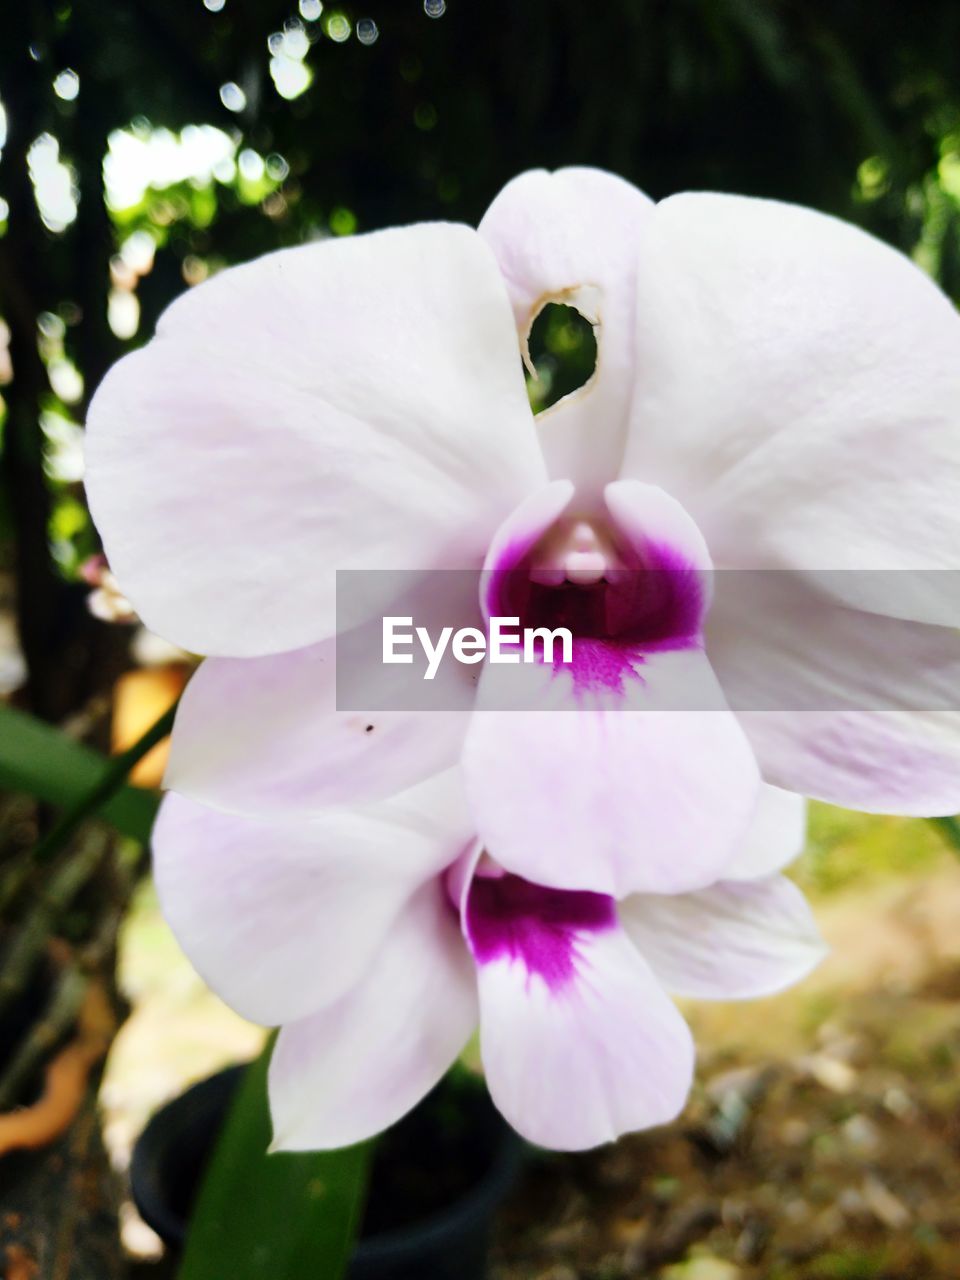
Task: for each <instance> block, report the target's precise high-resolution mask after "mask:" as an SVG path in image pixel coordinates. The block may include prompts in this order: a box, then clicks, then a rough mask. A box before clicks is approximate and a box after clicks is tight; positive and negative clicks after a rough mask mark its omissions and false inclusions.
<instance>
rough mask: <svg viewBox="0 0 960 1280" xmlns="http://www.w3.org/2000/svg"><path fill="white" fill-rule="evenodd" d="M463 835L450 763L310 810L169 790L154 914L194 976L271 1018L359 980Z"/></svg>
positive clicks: (159, 835) (312, 1006) (258, 1016)
mask: <svg viewBox="0 0 960 1280" xmlns="http://www.w3.org/2000/svg"><path fill="white" fill-rule="evenodd" d="M471 836H472V831H471V827H470V821H469V816H468V815H467V813H466V809H465V806H464V804H463V802H462V798H461V794H460V789H459V785H458V779H457V777H456V774H455V773H451V774H447V775H444V776H443V777H441V778H438V779H433V780H431V781H430V782H428V783H426V784H424V785H422V786H420V787H417V788H415V789H414V790H412V791H409V792H406V793H404V794H403V795H401V796H398V797H396V798H395V799H393V800H389V801H383V802H381V803H379V804H377V805H369V806H365V807H362V808H354V809H348V808H343V809H329V810H327V811H326V812H325V813H324V814H323V816H322V817H318V818H315V819H314V820H312V821H307V820H303V819H300V820H297V819H286V820H285V819H282V818H279V817H274V818H268V819H258V818H250V817H237V816H235V815H233V814H226V813H222V812H219V811H217V810H213V809H206V808H203V807H202V806H200V805H198V804H196V803H194V801H192V800H188V799H185V798H184V797H183V796H179V795H176V794H174V793H170V794H169V795H168V796H167V797H166V799H165V800H164V802H163V805H162V806H161V810H160V816H159V818H158V819H157V823H156V826H155V827H154V834H153V842H152V846H153V857H154V870H155V875H156V880H157V889H158V892H159V895H160V903H161V906H162V908H163V911H164V915H165V916H166V917H167V919H168V921H169V922H170V925H171V927H172V928H173V931H174V933H175V934H176V937H177V940H178V941H179V943H180V945H181V946H182V947H183V949H184V951H185V952H186V953H187V956H188V957H189V959H190V960H191V961H192V963H193V964H194V966H195V967H196V969H197V971H198V972H199V974H200V976H201V977H202V978H203V979H204V980H205V981H206V982H207V983H209V985H210V986H211V987H212V988H213V990H214V991H216V992H217V993H218V995H220V996H221V997H222V998H223V999H224V1000H226V1001H227V1003H228V1004H230V1005H232V1006H233V1007H234V1008H235V1009H236V1010H237V1011H238V1012H239V1013H241V1014H243V1016H244V1017H247V1018H250V1019H251V1020H253V1021H254V1022H262V1023H266V1024H270V1025H275V1024H277V1023H280V1022H286V1021H289V1020H290V1019H293V1018H301V1017H304V1016H305V1015H306V1014H309V1013H312V1012H313V1011H314V1010H316V1009H319V1008H321V1007H322V1006H323V1005H325V1004H329V1003H330V1002H331V1001H332V1000H335V999H337V998H338V997H339V996H340V995H342V994H343V992H344V991H346V990H347V989H348V988H349V987H350V986H351V985H353V984H354V983H355V982H357V981H358V980H359V978H360V977H361V975H362V974H363V972H364V971H365V969H366V968H367V966H368V965H369V964H370V962H371V960H372V959H373V957H374V956H375V955H376V954H377V951H378V948H379V947H380V946H381V944H382V942H383V939H384V937H385V936H386V933H387V931H388V929H389V928H390V926H391V923H392V921H393V920H394V918H395V917H396V915H397V913H398V912H399V911H400V910H401V908H402V907H403V906H404V904H405V903H406V902H407V901H408V900H409V898H410V896H411V895H412V894H413V893H414V892H415V891H416V889H417V888H418V887H419V886H420V885H422V884H423V883H425V882H426V881H427V880H429V879H431V878H432V877H435V876H437V875H438V874H439V873H440V872H441V871H442V870H443V869H444V868H445V867H446V866H448V865H449V864H451V863H452V862H453V861H454V860H455V859H456V858H457V856H458V855H459V854H460V852H461V851H462V850H463V848H464V847H465V846H466V845H467V843H468V842H469V840H470V838H471Z"/></svg>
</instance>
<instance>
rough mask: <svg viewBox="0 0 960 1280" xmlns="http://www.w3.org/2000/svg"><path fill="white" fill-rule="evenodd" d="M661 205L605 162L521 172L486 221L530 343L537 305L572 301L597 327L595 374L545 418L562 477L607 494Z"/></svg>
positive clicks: (547, 447) (547, 441) (547, 443)
mask: <svg viewBox="0 0 960 1280" xmlns="http://www.w3.org/2000/svg"><path fill="white" fill-rule="evenodd" d="M652 211H653V204H652V202H651V201H650V200H649V198H648V197H647V196H645V195H644V194H643V193H642V192H641V191H638V190H637V188H636V187H633V186H631V185H630V184H629V183H627V182H624V181H623V179H622V178H617V177H614V175H613V174H610V173H604V172H603V171H602V170H599V169H583V168H570V169H559V170H557V171H556V172H555V173H548V172H547V171H546V170H544V169H536V170H531V171H530V172H528V173H523V174H521V175H520V176H519V177H518V178H514V179H513V181H512V182H509V183H508V184H507V185H506V186H505V187H504V189H503V190H502V191H501V192H500V194H499V195H498V196H497V198H496V200H494V202H493V204H492V205H491V206H490V208H489V209H488V210H487V212H486V214H485V215H484V217H483V220H482V221H481V223H480V228H479V230H480V234H481V236H483V237H484V239H485V240H486V241H487V242H488V243H489V244H490V246H491V247H492V249H493V251H494V253H495V254H496V256H497V261H498V263H499V264H500V270H501V271H502V272H503V276H504V279H505V281H506V284H507V289H508V291H509V293H510V300H511V302H512V304H513V311H514V316H515V318H516V324H517V330H518V332H519V334H520V337H521V341H522V342H523V345H524V349H526V340H527V335H528V334H529V332H530V326H531V324H532V323H533V321H534V319H535V318H536V316H537V313H538V312H539V311H540V310H541V309H542V308H543V307H544V306H545V305H546V304H547V303H549V302H560V303H566V304H568V305H570V306H574V307H576V308H577V310H579V311H580V312H581V313H582V314H583V315H584V316H585V318H586V319H588V320H590V321H591V322H592V323H593V325H594V327H595V330H596V334H597V368H596V372H595V374H594V376H593V378H592V379H591V381H590V382H588V383H587V385H586V386H585V387H583V388H581V389H580V390H579V391H577V392H575V393H574V394H572V395H571V396H569V397H566V398H565V399H563V400H561V401H560V402H559V403H558V404H556V405H554V406H553V407H552V408H550V409H547V410H545V411H544V412H543V413H541V414H539V415H538V417H537V429H538V432H539V435H540V441H541V444H542V446H543V450H544V454H545V455H546V458H547V462H548V466H549V469H550V475H551V476H552V477H561V478H569V479H572V480H574V481H575V482H576V483H577V485H578V487H579V488H580V490H581V492H582V493H587V492H590V491H593V492H594V493H596V492H599V491H600V489H602V487H603V485H604V484H606V482H607V481H609V480H612V479H613V478H614V477H615V476H616V474H617V471H618V468H619V465H620V459H621V457H622V454H623V448H624V440H625V431H626V425H627V414H628V409H629V404H630V396H631V394H632V391H633V379H634V373H635V364H636V355H635V338H634V310H635V305H636V302H635V291H636V269H637V254H638V251H639V247H640V242H641V237H642V235H643V229H644V226H645V224H646V222H647V220H648V219H649V217H650V215H651V213H652Z"/></svg>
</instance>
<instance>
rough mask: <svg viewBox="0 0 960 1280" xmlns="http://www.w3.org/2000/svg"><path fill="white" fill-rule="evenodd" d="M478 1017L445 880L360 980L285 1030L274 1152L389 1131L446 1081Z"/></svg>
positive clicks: (277, 1062)
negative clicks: (437, 1085) (448, 1071)
mask: <svg viewBox="0 0 960 1280" xmlns="http://www.w3.org/2000/svg"><path fill="white" fill-rule="evenodd" d="M476 1020H477V997H476V983H475V980H474V976H473V972H472V966H471V964H470V958H469V955H468V954H467V950H466V948H465V947H464V945H463V940H462V938H461V936H460V932H459V930H458V928H457V923H456V916H455V913H454V912H453V911H452V909H451V907H450V904H449V901H448V899H447V896H446V894H445V892H444V890H443V888H442V886H441V884H440V882H439V881H436V880H435V881H432V882H431V883H430V884H428V885H426V886H424V888H423V889H421V890H420V892H419V893H418V894H417V896H416V897H415V898H414V899H412V900H411V902H410V904H409V905H408V906H407V908H406V910H405V911H404V912H403V913H402V914H401V915H400V916H399V917H398V918H397V920H396V921H395V922H394V924H393V926H392V927H391V929H390V933H389V936H388V939H387V941H386V942H385V944H384V945H383V946H382V947H381V948H380V950H379V952H378V954H377V957H376V960H375V961H374V963H373V965H372V966H371V968H370V970H369V971H368V972H367V973H366V975H365V976H364V977H363V979H362V980H361V981H360V982H359V983H358V985H357V986H355V987H354V988H353V989H352V990H350V991H349V992H348V993H347V994H346V995H344V996H343V997H342V998H341V999H340V1000H338V1001H337V1002H336V1004H333V1005H331V1006H330V1007H329V1008H327V1009H324V1010H323V1011H322V1012H321V1013H316V1014H314V1015H313V1016H312V1017H309V1018H305V1019H303V1020H302V1021H300V1022H295V1023H292V1024H290V1025H289V1026H286V1027H284V1028H283V1029H282V1030H281V1032H280V1035H279V1038H278V1040H277V1045H276V1048H275V1050H274V1053H273V1058H272V1060H271V1063H270V1076H269V1093H270V1110H271V1113H272V1116H273V1134H274V1137H273V1144H272V1147H271V1150H273V1151H310V1150H326V1149H330V1148H335V1147H346V1146H350V1145H352V1144H353V1143H355V1142H362V1141H363V1140H364V1139H366V1138H370V1137H372V1136H373V1135H374V1134H376V1133H379V1132H380V1131H381V1130H382V1129H385V1128H386V1127H387V1126H388V1125H391V1124H393V1123H394V1121H396V1120H399V1119H400V1117H401V1116H403V1115H404V1114H405V1113H406V1112H407V1111H409V1110H410V1108H411V1107H413V1106H415V1105H416V1104H417V1103H418V1102H419V1101H420V1099H421V1098H422V1097H423V1096H424V1095H425V1094H426V1093H427V1092H428V1091H429V1090H430V1089H431V1088H432V1087H433V1086H434V1085H435V1084H436V1083H437V1082H438V1081H439V1080H440V1079H441V1077H442V1076H443V1075H444V1073H445V1072H446V1070H447V1069H448V1067H449V1066H450V1065H451V1063H452V1062H453V1061H454V1059H455V1058H456V1057H457V1054H458V1053H459V1052H460V1051H461V1049H462V1048H463V1046H464V1044H465V1043H466V1041H467V1039H468V1038H469V1036H470V1034H471V1033H472V1031H473V1029H474V1027H475V1026H476Z"/></svg>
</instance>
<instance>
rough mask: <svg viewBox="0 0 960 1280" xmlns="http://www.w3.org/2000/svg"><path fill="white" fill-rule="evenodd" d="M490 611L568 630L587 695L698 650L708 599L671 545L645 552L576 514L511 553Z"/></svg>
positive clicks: (525, 623)
mask: <svg viewBox="0 0 960 1280" xmlns="http://www.w3.org/2000/svg"><path fill="white" fill-rule="evenodd" d="M487 607H488V612H489V613H490V614H491V615H496V616H502V617H516V618H519V620H520V626H521V627H522V628H539V627H545V628H548V629H550V630H551V631H552V630H555V629H556V628H558V627H565V628H567V629H568V630H569V631H570V632H571V634H572V636H573V663H572V674H573V678H574V681H575V683H576V685H577V687H578V689H581V690H582V689H598V688H604V689H607V690H609V691H613V692H618V693H619V692H622V691H623V685H624V681H625V680H626V679H628V678H631V677H637V676H638V671H637V669H638V667H640V666H642V665H643V660H644V655H645V654H647V653H652V652H657V651H663V650H667V649H684V648H695V647H697V646H699V644H700V643H701V625H702V622H703V616H704V612H705V598H704V585H703V580H702V575H701V573H700V571H699V570H698V569H697V567H696V566H695V565H693V564H691V563H690V561H689V560H688V559H687V558H686V557H685V556H684V555H683V554H682V552H680V551H679V550H677V549H676V548H674V547H672V546H670V545H669V544H668V543H666V542H656V541H653V540H650V541H648V542H647V543H646V544H645V545H644V546H643V548H642V549H640V550H638V549H637V548H636V547H633V546H630V545H629V544H628V543H627V542H626V540H625V539H623V538H620V537H619V536H618V534H617V531H616V530H615V529H612V528H611V527H610V526H609V525H607V524H605V523H603V522H598V521H590V520H584V519H579V518H570V519H562V520H559V521H557V522H556V523H555V524H554V525H553V526H552V527H551V528H550V529H549V530H547V532H546V533H545V534H544V535H543V536H542V537H541V538H540V539H539V540H538V541H537V542H536V543H535V544H533V545H532V546H531V545H530V544H529V543H527V544H525V545H515V546H513V547H507V548H506V549H505V551H504V553H503V555H501V557H500V559H499V563H498V564H497V565H496V566H494V568H493V571H492V573H491V575H490V579H489V582H488V583H487ZM554 666H555V668H556V669H559V666H560V663H559V661H558V660H557V659H556V658H555V660H554ZM638 678H639V677H638Z"/></svg>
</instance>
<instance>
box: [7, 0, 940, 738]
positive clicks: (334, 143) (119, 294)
mask: <svg viewBox="0 0 960 1280" xmlns="http://www.w3.org/2000/svg"><path fill="white" fill-rule="evenodd" d="M432 15H433V16H432ZM0 103H2V105H3V109H4V112H3V116H2V117H0V143H2V149H0V316H2V318H3V322H4V324H5V326H6V328H5V329H4V330H2V331H0V395H2V396H3V401H4V406H5V411H6V412H5V416H6V421H5V422H4V423H3V424H2V425H0V431H2V437H0V440H2V446H0V447H2V471H0V566H2V565H3V564H4V563H8V564H10V565H12V567H13V568H14V569H15V572H16V576H17V579H18V581H19V583H20V595H21V601H22V602H24V608H25V610H26V616H25V618H24V619H22V631H23V639H24V647H25V649H26V656H27V663H28V667H29V670H30V673H31V685H32V689H33V693H32V700H33V702H34V704H35V706H36V707H38V708H39V709H40V711H41V713H42V714H51V715H52V714H53V713H54V712H55V711H59V712H62V711H63V710H64V707H65V704H68V703H70V702H71V701H75V700H76V696H75V695H76V690H73V691H69V690H65V691H63V692H62V693H61V694H60V695H58V696H57V697H56V698H48V697H47V696H46V694H45V689H46V687H47V686H48V685H49V684H50V683H51V681H52V679H53V674H52V673H53V669H54V666H55V664H56V662H57V661H58V660H59V656H60V655H61V654H62V651H63V648H64V645H65V644H67V643H68V642H73V641H76V642H77V643H80V644H81V647H82V644H83V643H85V641H84V639H83V634H82V633H83V631H84V627H85V626H87V625H88V624H86V623H85V622H84V621H83V620H82V619H81V617H80V613H81V612H82V611H79V610H78V609H77V608H76V607H75V604H74V603H73V602H72V601H71V597H70V592H69V589H68V588H67V587H65V585H64V583H63V581H62V579H63V578H64V577H66V578H68V579H69V578H71V577H74V576H75V574H76V571H77V569H78V567H79V565H80V563H81V562H82V561H83V560H84V559H85V558H86V557H87V556H88V555H89V554H90V552H91V551H92V550H93V549H94V548H95V536H94V534H93V532H92V531H91V529H90V526H89V523H88V521H87V520H86V518H85V514H84V508H83V505H82V501H81V495H80V490H79V483H78V482H79V440H78V434H79V424H80V423H82V421H83V417H84V413H85V409H86V404H87V402H88V400H89V396H90V395H91V393H92V392H93V390H94V389H95V387H96V385H97V383H98V382H99V380H100V378H101V377H102V375H103V373H104V371H105V370H106V368H107V367H109V365H110V363H112V361H113V360H114V359H115V358H116V357H117V356H118V355H119V354H121V353H122V351H123V350H125V349H127V348H128V347H129V346H131V345H132V344H135V343H136V342H138V341H141V340H142V338H143V337H144V336H146V335H149V333H150V332H152V330H153V327H154V325H155V322H156V319H157V316H158V315H159V313H160V311H161V310H162V309H163V308H164V307H165V306H166V304H167V303H168V302H169V301H170V300H171V299H172V298H173V297H174V296H175V295H176V294H177V293H178V292H179V291H180V290H182V289H184V288H185V287H187V286H188V285H190V284H195V283H197V282H199V281H201V280H203V279H204V278H205V277H206V276H207V275H209V274H210V273H211V272H212V271H215V270H217V269H219V268H220V267H221V266H223V265H224V264H227V263H231V262H235V261H240V260H243V259H247V258H250V257H253V256H255V255H256V254H259V253H262V252H264V251H267V250H269V249H271V248H274V247H276V246H278V245H284V244H294V243H299V242H301V241H303V240H305V239H307V238H310V237H314V236H318V235H329V234H334V235H346V234H351V233H352V232H354V231H357V230H360V231H363V230H367V229H370V228H374V227H378V226H382V225H385V224H389V223H397V222H401V223H402V222H406V221H410V220H416V219H424V218H437V217H442V218H451V219H462V220H466V221H468V222H475V221H476V220H477V219H478V218H479V217H480V215H481V214H482V212H483V210H484V208H485V206H486V205H487V203H488V202H489V200H490V199H491V197H492V196H493V195H494V194H495V193H496V191H497V190H498V189H499V188H500V186H501V185H502V184H503V183H504V182H505V181H507V180H508V179H509V178H510V177H511V176H513V175H514V174H516V173H517V172H519V171H521V170H523V169H525V168H528V167H531V166H536V165H544V166H547V167H555V166H559V165H564V164H593V165H600V166H603V167H606V168H609V169H612V170H614V171H616V172H618V173H621V174H622V175H624V176H625V177H627V178H629V179H631V180H633V181H634V182H636V183H638V184H639V185H641V186H643V187H644V188H646V189H647V190H648V191H649V192H650V193H651V194H652V195H653V196H654V197H661V196H664V195H666V194H669V193H670V192H673V191H676V190H682V189H685V188H698V187H699V188H714V189H721V190H730V191H740V192H745V193H749V194H755V195H764V196H772V197H777V198H781V199H787V200H799V201H802V202H804V203H807V204H810V205H813V206H816V207H818V208H820V209H824V210H827V211H832V212H835V213H837V214H840V215H842V216H844V217H847V218H852V219H854V220H855V221H857V222H859V223H861V224H862V225H863V226H865V227H867V228H868V229H870V230H872V231H874V232H875V233H877V234H878V235H880V236H882V237H884V238H886V239H888V240H890V241H892V242H893V243H895V244H897V245H898V246H900V247H901V248H903V249H905V250H906V251H907V252H910V253H912V254H914V255H915V257H916V258H917V261H918V262H919V263H920V264H921V265H922V266H923V267H924V268H925V269H926V270H928V271H930V272H931V273H932V274H933V275H935V276H936V277H937V278H939V279H941V280H942V282H943V284H944V286H945V287H946V289H947V290H948V292H950V293H952V294H954V295H960V7H958V6H956V5H955V4H954V3H952V0H917V3H914V4H912V5H910V6H906V5H903V4H900V3H897V2H896V0H882V2H881V3H874V4H871V5H869V6H868V5H866V4H864V3H855V2H854V0H807V2H806V3H804V4H798V3H796V0H609V3H607V4H605V5H603V6H602V7H598V6H596V5H588V4H585V3H583V2H582V0H524V3H522V4H519V3H517V2H516V0H486V2H485V3H484V4H475V3H467V0H448V2H447V3H446V4H444V3H440V0H428V3H426V4H424V3H423V2H422V0H369V2H366V0H365V2H364V3H363V4H362V5H357V4H354V3H337V4H327V5H326V6H324V5H323V4H321V3H319V0H299V4H298V3H297V2H296V0H177V3H175V4H170V3H168V2H167V0H123V2H118V3H112V4H109V5H95V4H92V3H83V2H82V0H30V2H29V3H26V4H20V5H18V6H13V7H10V8H8V10H7V11H6V12H5V14H4V19H3V39H2V40H0ZM105 197H106V198H105ZM550 325H551V326H552V327H550V328H549V331H548V332H545V333H544V334H543V335H534V337H535V339H537V340H539V339H540V338H541V336H542V347H541V350H540V353H539V355H538V356H535V359H537V360H538V363H540V362H541V358H542V362H543V369H544V372H545V374H546V376H545V378H544V379H543V380H542V385H540V386H536V385H535V386H534V387H533V399H534V404H535V406H536V407H538V408H542V407H545V405H546V404H548V403H550V402H552V400H553V399H555V398H557V397H558V395H559V394H561V393H562V388H563V386H564V385H565V383H564V379H565V378H568V377H571V376H573V377H576V376H578V375H577V374H576V369H578V368H580V366H583V367H584V368H586V369H587V370H589V366H590V362H591V360H592V353H591V351H590V348H589V340H588V338H583V337H581V338H580V339H578V338H577V336H576V332H575V330H574V328H573V327H572V326H571V325H570V324H563V323H561V321H560V320H558V319H557V318H556V317H554V318H553V319H552V320H551V321H550ZM7 330H9V333H10V340H9V355H10V361H12V365H13V371H14V372H15V374H16V376H15V378H14V380H13V381H10V369H9V368H7V367H6V366H7V364H8V363H9V362H8V361H7V358H6V351H5V347H6V343H5V335H6V332H7ZM560 348H563V350H562V351H561V350H560ZM571 366H572V367H573V369H574V373H573V374H570V373H569V369H570V367H571ZM565 371H566V372H565ZM4 382H6V384H7V385H2V384H3V383H4ZM2 414H3V409H0V415H2ZM44 459H45V462H44V461H43V460H44ZM44 531H45V532H44ZM38 544H39V545H38ZM50 553H52V559H51V554H50ZM78 637H79V639H78ZM45 647H46V649H48V650H49V652H45ZM80 665H81V666H82V665H83V664H82V663H81V664H80Z"/></svg>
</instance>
